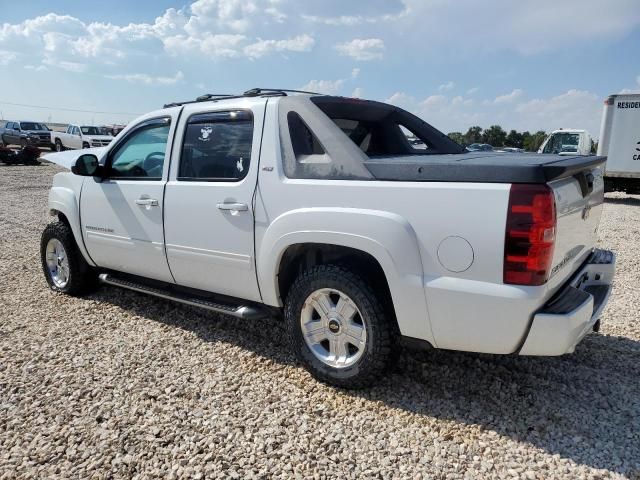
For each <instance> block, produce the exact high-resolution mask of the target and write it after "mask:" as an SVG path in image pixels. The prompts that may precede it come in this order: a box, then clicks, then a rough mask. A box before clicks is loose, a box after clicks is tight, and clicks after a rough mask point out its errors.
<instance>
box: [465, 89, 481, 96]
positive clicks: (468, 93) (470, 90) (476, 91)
mask: <svg viewBox="0 0 640 480" xmlns="http://www.w3.org/2000/svg"><path fill="white" fill-rule="evenodd" d="M478 90H480V89H479V88H478V87H473V88H470V89H469V90H467V95H473V94H474V93H478Z"/></svg>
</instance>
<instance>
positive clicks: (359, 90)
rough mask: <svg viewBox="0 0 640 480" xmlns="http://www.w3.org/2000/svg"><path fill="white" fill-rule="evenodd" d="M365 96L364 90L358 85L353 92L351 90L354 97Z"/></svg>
mask: <svg viewBox="0 0 640 480" xmlns="http://www.w3.org/2000/svg"><path fill="white" fill-rule="evenodd" d="M363 96H364V90H363V89H362V88H360V87H356V88H355V89H354V90H353V92H351V97H352V98H362V97H363Z"/></svg>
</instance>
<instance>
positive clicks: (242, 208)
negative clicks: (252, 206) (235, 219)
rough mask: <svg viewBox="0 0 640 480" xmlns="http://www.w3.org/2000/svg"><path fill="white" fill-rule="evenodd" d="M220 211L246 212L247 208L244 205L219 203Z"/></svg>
mask: <svg viewBox="0 0 640 480" xmlns="http://www.w3.org/2000/svg"><path fill="white" fill-rule="evenodd" d="M218 208H219V209H220V210H231V211H233V212H246V211H247V210H249V206H248V205H247V204H246V203H219V204H218Z"/></svg>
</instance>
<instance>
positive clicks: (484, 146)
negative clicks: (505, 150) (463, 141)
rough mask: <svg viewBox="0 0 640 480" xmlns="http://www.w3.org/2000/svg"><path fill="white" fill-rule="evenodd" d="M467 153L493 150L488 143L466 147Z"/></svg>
mask: <svg viewBox="0 0 640 480" xmlns="http://www.w3.org/2000/svg"><path fill="white" fill-rule="evenodd" d="M467 150H468V151H469V152H491V151H492V150H493V146H491V145H489V144H488V143H472V144H471V145H469V146H468V147H467Z"/></svg>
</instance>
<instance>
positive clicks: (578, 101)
mask: <svg viewBox="0 0 640 480" xmlns="http://www.w3.org/2000/svg"><path fill="white" fill-rule="evenodd" d="M515 114H517V115H519V116H520V117H521V118H526V119H527V120H528V121H529V122H531V124H532V125H533V126H534V127H533V128H536V129H544V130H552V129H556V128H586V129H587V130H589V132H590V133H591V134H592V135H598V133H599V125H600V117H601V115H602V98H601V97H600V96H599V95H596V94H595V93H592V92H588V91H585V90H576V89H572V90H569V91H567V92H566V93H563V94H561V95H557V96H554V97H551V98H535V99H533V100H529V101H526V102H523V103H521V104H519V105H517V106H516V108H515Z"/></svg>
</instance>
